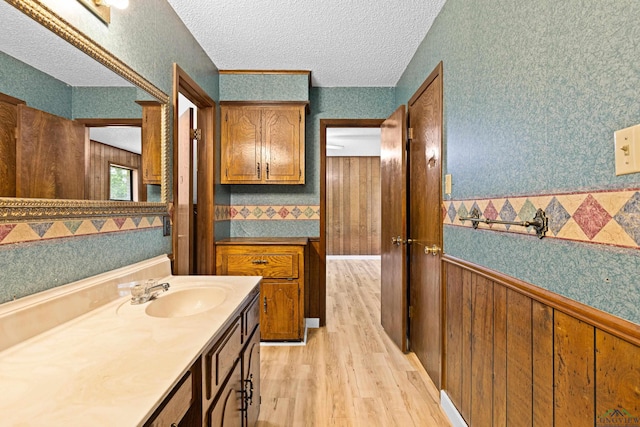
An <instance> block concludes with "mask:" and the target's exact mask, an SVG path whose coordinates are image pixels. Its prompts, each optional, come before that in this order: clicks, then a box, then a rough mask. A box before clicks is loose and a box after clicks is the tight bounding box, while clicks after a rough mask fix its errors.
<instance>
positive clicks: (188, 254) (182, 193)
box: [173, 108, 194, 275]
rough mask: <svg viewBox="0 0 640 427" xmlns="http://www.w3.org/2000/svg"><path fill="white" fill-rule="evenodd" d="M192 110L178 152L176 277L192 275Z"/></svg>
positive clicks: (181, 126)
mask: <svg viewBox="0 0 640 427" xmlns="http://www.w3.org/2000/svg"><path fill="white" fill-rule="evenodd" d="M193 113H194V111H193V108H188V109H187V110H186V111H185V112H184V113H182V115H181V116H180V118H179V122H178V130H177V132H178V152H177V153H176V162H177V172H178V174H177V177H176V179H177V188H178V197H177V200H176V206H175V211H176V223H175V233H176V254H175V257H174V267H173V271H174V273H173V274H175V275H185V274H193V272H194V268H193V266H194V253H193V227H194V224H193V184H192V181H193V174H192V171H193V155H192V152H193V151H192V145H193V144H192V143H193V140H192V139H191V129H193Z"/></svg>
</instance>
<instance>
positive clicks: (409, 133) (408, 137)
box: [407, 128, 413, 140]
mask: <svg viewBox="0 0 640 427" xmlns="http://www.w3.org/2000/svg"><path fill="white" fill-rule="evenodd" d="M407 139H409V140H412V139H413V128H407Z"/></svg>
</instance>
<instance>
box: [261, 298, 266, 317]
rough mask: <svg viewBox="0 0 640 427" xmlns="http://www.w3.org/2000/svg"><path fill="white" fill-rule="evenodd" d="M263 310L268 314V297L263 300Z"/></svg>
mask: <svg viewBox="0 0 640 427" xmlns="http://www.w3.org/2000/svg"><path fill="white" fill-rule="evenodd" d="M262 301H263V302H262V310H263V311H264V312H265V313H266V312H267V297H264V299H263V300H262Z"/></svg>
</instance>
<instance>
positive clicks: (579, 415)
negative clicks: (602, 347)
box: [554, 311, 595, 427]
mask: <svg viewBox="0 0 640 427" xmlns="http://www.w3.org/2000/svg"><path fill="white" fill-rule="evenodd" d="M554 324H555V328H554V329H555V338H554V352H555V360H554V389H555V402H554V411H555V420H556V425H559V426H590V427H593V425H594V413H595V412H594V411H595V381H594V379H595V363H594V362H595V361H594V353H595V348H594V340H595V337H594V334H595V331H594V327H593V326H591V325H589V324H587V323H584V322H582V321H580V320H577V319H575V318H573V317H571V316H568V315H566V314H564V313H561V312H559V311H556V313H555V315H554Z"/></svg>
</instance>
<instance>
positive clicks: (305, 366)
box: [257, 260, 451, 427]
mask: <svg viewBox="0 0 640 427" xmlns="http://www.w3.org/2000/svg"><path fill="white" fill-rule="evenodd" d="M261 360H262V362H261V375H260V377H261V394H262V406H261V408H260V418H259V421H258V424H257V425H258V426H260V427H266V426H354V427H359V426H385V427H386V426H402V427H406V426H420V427H427V426H450V425H451V424H450V423H449V422H448V420H447V418H446V416H445V415H444V413H443V412H442V410H441V409H440V405H439V403H438V401H439V399H438V391H437V390H436V388H435V386H434V385H433V383H432V382H431V381H430V379H429V378H428V376H427V374H426V372H425V371H424V369H423V368H422V366H421V365H420V364H419V362H418V360H417V358H416V357H415V356H414V355H413V354H409V355H405V354H403V353H402V352H401V351H400V350H399V349H398V348H397V347H396V346H395V345H394V344H393V342H391V340H390V339H389V338H388V337H387V335H386V333H385V332H384V330H383V329H382V327H381V326H380V261H377V260H328V261H327V326H326V327H322V328H320V329H310V330H309V337H308V342H307V345H306V346H295V347H294V346H291V347H275V346H273V347H272V346H263V347H262V348H261Z"/></svg>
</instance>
